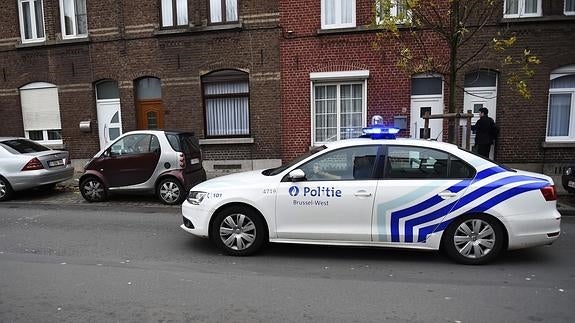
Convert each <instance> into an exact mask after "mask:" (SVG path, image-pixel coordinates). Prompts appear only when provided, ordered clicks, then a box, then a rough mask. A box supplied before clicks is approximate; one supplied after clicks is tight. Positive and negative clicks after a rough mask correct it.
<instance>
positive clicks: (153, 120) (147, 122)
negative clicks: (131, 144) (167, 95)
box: [137, 100, 164, 129]
mask: <svg viewBox="0 0 575 323" xmlns="http://www.w3.org/2000/svg"><path fill="white" fill-rule="evenodd" d="M137 109H138V129H163V128H164V106H163V105H162V101H161V100H147V101H139V102H138V103H137Z"/></svg>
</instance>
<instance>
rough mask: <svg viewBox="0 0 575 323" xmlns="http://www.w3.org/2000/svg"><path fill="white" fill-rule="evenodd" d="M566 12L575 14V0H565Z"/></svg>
mask: <svg viewBox="0 0 575 323" xmlns="http://www.w3.org/2000/svg"><path fill="white" fill-rule="evenodd" d="M565 14H566V15H575V0H565Z"/></svg>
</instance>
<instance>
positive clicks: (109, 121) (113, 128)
mask: <svg viewBox="0 0 575 323" xmlns="http://www.w3.org/2000/svg"><path fill="white" fill-rule="evenodd" d="M96 110H97V113H98V134H99V136H100V149H102V148H104V147H105V146H106V145H107V144H108V143H109V142H111V141H114V140H115V139H116V138H118V137H119V136H120V135H121V134H122V116H121V113H120V100H119V99H117V100H116V99H112V100H98V102H97V107H96Z"/></svg>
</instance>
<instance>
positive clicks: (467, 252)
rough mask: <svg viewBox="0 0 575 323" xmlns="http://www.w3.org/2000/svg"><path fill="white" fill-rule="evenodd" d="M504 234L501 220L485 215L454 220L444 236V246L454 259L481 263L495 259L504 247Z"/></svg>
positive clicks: (462, 261)
mask: <svg viewBox="0 0 575 323" xmlns="http://www.w3.org/2000/svg"><path fill="white" fill-rule="evenodd" d="M503 241H504V234H503V229H502V228H501V225H500V224H499V222H497V221H496V220H495V219H493V218H491V217H489V216H484V215H473V216H467V217H461V218H458V219H456V220H454V221H453V222H452V223H451V225H450V226H449V228H448V229H447V231H446V232H445V237H444V244H443V246H444V248H445V251H446V253H447V255H448V256H449V257H451V258H452V259H453V260H455V261H457V262H459V263H462V264H467V265H481V264H485V263H488V262H490V261H492V260H494V259H495V258H496V257H497V256H498V255H499V253H500V252H501V250H502V249H503Z"/></svg>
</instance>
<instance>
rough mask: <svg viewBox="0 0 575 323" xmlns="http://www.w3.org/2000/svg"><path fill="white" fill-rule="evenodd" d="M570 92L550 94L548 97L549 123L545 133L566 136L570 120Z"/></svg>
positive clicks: (552, 135)
mask: <svg viewBox="0 0 575 323" xmlns="http://www.w3.org/2000/svg"><path fill="white" fill-rule="evenodd" d="M571 100H572V97H571V94H551V95H550V98H549V125H548V126H547V129H548V130H547V135H548V136H551V137H554V136H568V135H569V121H570V120H571V116H570V113H571Z"/></svg>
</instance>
